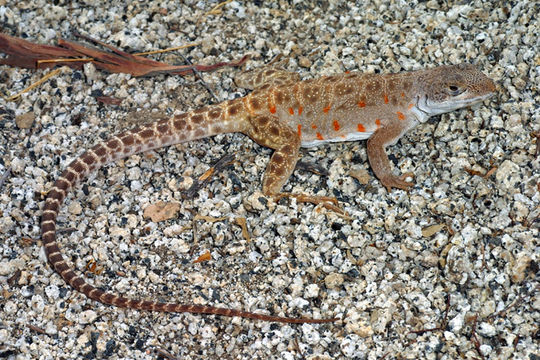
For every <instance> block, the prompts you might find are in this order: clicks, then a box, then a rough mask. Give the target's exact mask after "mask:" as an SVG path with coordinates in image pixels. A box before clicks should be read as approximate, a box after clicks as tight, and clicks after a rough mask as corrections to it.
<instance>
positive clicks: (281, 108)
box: [41, 65, 495, 323]
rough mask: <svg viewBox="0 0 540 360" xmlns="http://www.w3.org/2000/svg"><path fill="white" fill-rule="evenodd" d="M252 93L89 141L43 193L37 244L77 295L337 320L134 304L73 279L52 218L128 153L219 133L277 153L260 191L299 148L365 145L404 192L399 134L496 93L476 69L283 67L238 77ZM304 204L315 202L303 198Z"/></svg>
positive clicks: (268, 190)
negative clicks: (304, 73)
mask: <svg viewBox="0 0 540 360" xmlns="http://www.w3.org/2000/svg"><path fill="white" fill-rule="evenodd" d="M238 82H239V83H240V85H241V86H244V87H247V88H252V89H255V90H254V91H253V92H251V93H250V94H249V95H247V96H245V97H243V98H239V99H235V100H229V101H225V102H223V103H220V104H217V105H212V106H207V107H204V108H201V109H198V110H195V111H192V112H189V113H185V114H181V115H177V116H174V117H172V118H170V119H168V120H163V121H160V122H156V123H153V124H149V125H146V126H142V127H139V128H136V129H132V130H127V131H125V132H122V133H120V134H118V135H115V136H112V137H111V138H110V139H108V140H106V141H104V142H102V143H100V144H98V145H95V146H94V147H92V148H91V149H89V150H87V151H86V152H85V153H84V154H82V155H81V156H80V157H78V158H77V159H75V160H74V161H73V162H72V163H71V164H70V165H69V166H68V167H67V168H66V169H65V170H64V172H63V173H62V175H60V177H59V178H58V179H57V180H56V182H55V183H54V186H53V188H52V189H51V190H50V191H49V194H48V196H47V199H46V201H45V206H44V208H43V215H42V220H41V232H42V241H43V245H44V247H45V252H46V254H47V258H48V260H49V262H50V263H51V265H52V267H53V268H54V270H55V271H56V272H57V273H58V274H60V276H62V278H63V279H64V280H65V281H66V282H67V283H68V284H70V285H71V286H72V287H73V288H74V289H76V290H77V291H79V292H81V293H83V294H85V295H86V296H87V297H89V298H90V299H93V300H97V301H99V302H102V303H104V304H110V305H115V306H119V307H127V308H132V309H139V310H152V311H164V312H190V313H201V314H216V315H223V316H240V317H244V318H250V319H258V320H265V321H278V322H288V323H308V322H309V323H324V322H332V321H335V320H336V319H310V318H287V317H278V316H269V315H263V314H256V313H251V312H246V311H240V310H233V309H225V308H217V307H213V306H200V305H192V304H171V303H158V302H154V301H142V300H132V299H128V298H125V297H122V296H119V295H116V294H112V293H107V292H103V291H102V290H99V289H97V288H95V287H94V286H92V285H90V284H88V283H87V282H86V281H85V280H84V279H83V278H81V277H80V276H79V275H77V274H76V273H75V272H74V270H73V269H72V268H71V267H70V266H69V265H68V264H67V262H66V261H65V259H64V258H63V256H62V254H61V252H60V248H59V247H58V244H57V242H56V218H57V216H58V212H59V211H60V206H61V205H62V203H63V201H64V199H65V198H66V196H67V194H68V191H69V190H70V189H71V188H73V187H74V186H75V185H77V184H79V183H80V182H82V181H83V180H84V179H86V178H87V177H88V175H89V174H90V173H91V172H93V171H95V170H97V169H99V168H100V167H101V166H103V165H104V164H106V163H109V162H111V161H116V160H118V159H122V158H125V157H127V156H130V155H132V154H136V153H140V152H143V151H147V150H151V149H156V148H160V147H164V146H168V145H172V144H177V143H181V142H186V141H192V140H196V139H201V138H204V137H209V136H213V135H216V134H222V133H229V132H241V133H244V134H246V135H248V136H249V137H250V138H252V139H253V140H254V141H256V142H257V143H259V144H260V145H264V146H267V147H269V148H272V149H274V153H273V155H272V157H271V159H270V162H269V164H268V167H267V169H266V172H265V176H264V181H263V193H264V194H266V195H268V196H279V195H283V194H282V193H280V191H281V188H282V186H283V184H284V183H285V182H286V181H287V179H288V178H289V176H290V175H291V173H292V171H293V170H294V167H295V165H296V162H297V160H298V154H299V149H300V147H301V146H315V145H319V144H322V143H325V142H335V141H352V140H362V139H368V144H367V149H368V158H369V162H370V164H371V167H372V169H373V171H374V172H375V174H376V176H377V177H378V178H379V180H380V181H381V183H382V184H383V185H384V186H385V187H386V188H387V189H388V190H390V189H391V188H393V187H395V188H400V189H408V188H409V187H410V186H411V185H412V183H409V182H406V181H404V177H403V176H396V175H394V174H393V173H392V170H391V167H390V162H389V160H388V156H387V154H386V151H385V148H386V146H387V145H391V144H395V143H396V142H397V141H398V140H399V138H400V137H401V136H403V134H405V132H407V131H408V130H410V129H411V128H413V127H414V126H415V125H417V124H418V123H421V122H425V121H426V120H427V119H428V118H429V116H431V115H435V114H440V113H443V112H448V111H452V110H455V109H458V108H461V107H465V106H470V105H472V104H475V103H478V102H480V101H482V100H484V99H486V98H487V97H489V96H491V95H493V94H494V93H495V84H494V83H493V81H492V80H490V79H489V78H487V77H486V76H484V75H483V74H482V73H481V72H479V71H478V70H476V69H475V68H474V67H473V66H472V65H456V66H440V67H436V68H433V69H427V70H420V71H416V72H408V73H400V74H390V75H373V74H359V73H348V74H343V75H337V76H327V77H322V78H319V79H316V80H306V81H299V79H298V75H297V74H293V73H289V72H286V71H284V70H280V69H274V68H271V69H263V70H258V71H255V72H251V73H248V74H246V75H245V76H244V78H243V79H239V81H238ZM307 199H309V200H308V201H314V202H316V201H317V198H315V197H307Z"/></svg>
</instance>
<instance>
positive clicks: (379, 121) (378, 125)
mask: <svg viewBox="0 0 540 360" xmlns="http://www.w3.org/2000/svg"><path fill="white" fill-rule="evenodd" d="M375 125H377V129H378V128H380V127H381V119H375Z"/></svg>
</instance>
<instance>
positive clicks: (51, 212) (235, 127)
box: [41, 100, 335, 323]
mask: <svg viewBox="0 0 540 360" xmlns="http://www.w3.org/2000/svg"><path fill="white" fill-rule="evenodd" d="M236 103H239V101H236V100H231V101H229V102H225V103H222V104H219V105H214V106H210V107H205V108H202V109H199V110H196V111H194V112H190V113H187V114H181V115H177V116H174V117H172V118H171V119H167V120H163V121H159V122H155V123H152V124H148V125H145V126H141V127H139V128H136V129H133V130H127V131H125V132H122V133H120V134H118V135H116V136H112V137H111V138H109V139H108V140H106V141H104V142H102V143H100V144H98V145H95V146H94V147H92V148H91V149H89V150H87V151H86V152H85V153H83V154H82V155H81V156H80V157H78V158H77V159H75V160H74V161H73V162H72V163H71V164H70V165H69V166H68V167H67V168H66V169H65V170H64V172H63V173H62V175H60V177H58V179H57V180H56V181H55V183H54V186H53V188H52V189H51V190H50V191H49V193H48V195H47V198H46V200H45V205H44V207H43V214H42V217H41V239H42V242H43V246H44V248H45V254H46V256H47V259H48V260H49V262H50V263H51V265H52V267H53V269H54V270H55V271H56V272H57V273H58V274H60V276H61V277H62V278H63V279H64V280H65V281H66V282H67V283H68V284H69V285H71V286H72V287H73V288H74V289H76V290H77V291H79V292H81V293H83V294H84V295H86V296H87V297H88V298H90V299H93V300H96V301H99V302H101V303H104V304H108V305H115V306H118V307H126V308H132V309H137V310H151V311H162V312H190V313H196V314H216V315H223V316H240V317H244V318H251V319H258V320H265V321H276V322H287V323H324V322H331V321H335V319H304V318H286V317H279V316H269V315H264V314H256V313H251V312H246V311H241V310H233V309H226V308H218V307H213V306H201V305H193V304H174V303H161V302H155V301H143V300H133V299H129V298H126V297H123V296H119V295H116V294H112V293H109V292H105V291H102V290H100V289H98V288H96V287H94V286H92V285H90V284H88V283H87V282H86V281H85V280H84V279H83V278H82V277H81V276H79V275H77V273H75V271H74V270H73V269H72V268H71V267H70V266H69V265H68V264H67V262H66V260H65V259H64V257H63V256H62V253H61V251H60V247H59V246H58V243H57V241H56V218H57V216H58V213H59V211H60V206H61V205H62V203H63V201H64V199H65V198H66V196H67V194H68V191H69V190H70V189H71V188H73V187H74V186H75V185H77V184H78V183H80V182H82V181H83V180H84V179H86V178H87V177H88V175H89V174H90V173H92V172H93V171H96V170H97V169H99V168H100V167H101V166H103V165H105V164H106V163H109V162H112V161H115V160H119V159H122V158H125V157H127V156H130V155H133V154H136V153H140V152H143V151H147V150H151V149H156V148H160V147H164V146H168V145H172V144H177V143H181V142H184V141H190V140H195V139H200V138H204V137H208V136H212V135H216V134H219V133H228V132H239V131H243V126H244V125H243V124H244V123H245V121H243V118H241V116H242V115H241V114H243V113H245V112H244V111H231V112H229V110H230V109H231V106H232V109H235V106H242V105H235V104H236ZM240 104H241V103H240ZM237 110H242V109H238V108H237Z"/></svg>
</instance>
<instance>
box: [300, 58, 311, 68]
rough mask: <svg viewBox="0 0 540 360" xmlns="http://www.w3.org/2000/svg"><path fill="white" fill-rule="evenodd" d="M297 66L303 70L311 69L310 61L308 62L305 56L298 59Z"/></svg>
mask: <svg viewBox="0 0 540 360" xmlns="http://www.w3.org/2000/svg"><path fill="white" fill-rule="evenodd" d="M298 65H300V66H301V67H303V68H310V67H311V60H309V59H308V58H307V57H305V56H302V57H301V58H300V59H298Z"/></svg>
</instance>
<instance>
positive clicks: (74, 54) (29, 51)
mask: <svg viewBox="0 0 540 360" xmlns="http://www.w3.org/2000/svg"><path fill="white" fill-rule="evenodd" d="M75 36H78V37H80V38H83V39H85V40H87V41H91V42H94V43H96V44H99V45H101V46H103V47H105V48H107V49H108V50H109V52H107V51H101V50H97V49H94V48H90V47H87V46H84V45H81V44H78V43H75V42H71V41H66V40H63V39H60V40H58V45H59V46H50V45H40V44H34V43H32V42H29V41H26V40H23V39H19V38H15V37H12V36H9V35H6V34H0V52H3V53H5V54H7V55H8V57H7V58H5V59H0V64H6V65H11V66H18V67H25V68H30V69H36V68H45V67H54V66H63V65H66V66H69V67H71V68H74V69H80V68H82V65H83V64H84V63H86V62H89V61H90V62H92V63H93V64H94V65H95V66H96V68H98V69H101V70H105V71H109V72H112V73H127V74H131V75H133V76H145V75H154V74H159V73H167V74H178V75H184V74H188V73H192V72H193V71H194V70H197V71H212V70H215V69H219V68H221V67H224V66H240V65H242V64H243V63H244V62H245V61H246V60H247V59H248V56H247V55H246V56H244V57H243V58H242V59H240V60H239V61H236V62H234V61H233V62H219V63H217V64H213V65H169V64H167V63H163V62H159V61H155V60H151V59H148V58H145V57H143V56H137V55H131V54H128V53H126V52H124V51H122V50H119V49H117V48H115V47H113V46H110V45H107V44H105V43H103V42H101V41H98V40H95V39H92V38H90V37H88V36H83V35H79V34H75ZM81 57H83V58H86V59H80V58H81ZM39 60H57V61H55V62H45V63H43V62H41V63H39V64H38V61H39Z"/></svg>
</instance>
